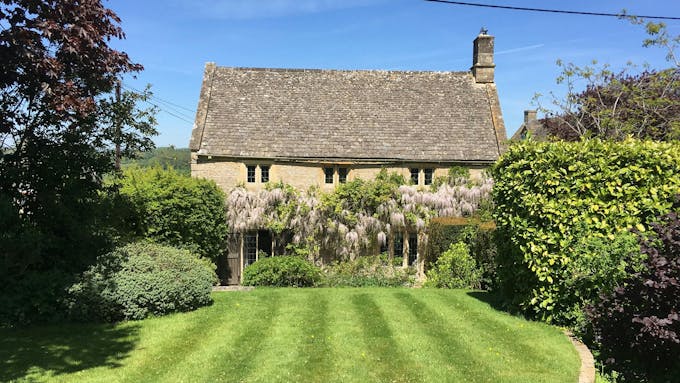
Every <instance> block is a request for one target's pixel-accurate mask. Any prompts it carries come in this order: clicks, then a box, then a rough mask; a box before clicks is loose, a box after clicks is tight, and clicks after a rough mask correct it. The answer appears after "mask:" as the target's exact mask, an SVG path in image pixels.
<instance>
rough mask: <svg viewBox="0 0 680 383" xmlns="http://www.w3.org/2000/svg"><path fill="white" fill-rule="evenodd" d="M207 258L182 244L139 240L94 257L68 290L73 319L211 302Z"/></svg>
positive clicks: (130, 315) (142, 314)
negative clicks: (180, 245)
mask: <svg viewBox="0 0 680 383" xmlns="http://www.w3.org/2000/svg"><path fill="white" fill-rule="evenodd" d="M216 281H217V279H216V276H215V271H214V266H213V265H212V263H211V262H210V261H208V260H206V259H201V258H198V256H196V255H194V254H192V253H190V252H189V251H187V250H182V249H176V248H173V247H169V246H164V245H159V244H154V243H149V242H138V243H133V244H129V245H126V246H123V247H119V248H117V249H115V250H114V251H112V252H110V253H108V254H105V255H103V256H101V257H99V258H98V260H97V263H96V264H95V265H94V266H92V267H91V268H90V269H88V270H87V271H86V272H84V273H83V275H82V277H81V278H80V280H79V281H78V282H77V283H76V284H74V285H73V286H71V288H70V290H69V294H70V299H69V306H70V314H71V316H72V317H73V318H74V319H76V320H103V321H107V322H113V321H119V320H126V319H143V318H146V317H148V316H151V315H163V314H167V313H171V312H176V311H189V310H193V309H196V308H198V307H201V306H205V305H209V304H211V303H212V298H211V296H210V293H211V291H212V285H213V284H214V283H215V282H216Z"/></svg>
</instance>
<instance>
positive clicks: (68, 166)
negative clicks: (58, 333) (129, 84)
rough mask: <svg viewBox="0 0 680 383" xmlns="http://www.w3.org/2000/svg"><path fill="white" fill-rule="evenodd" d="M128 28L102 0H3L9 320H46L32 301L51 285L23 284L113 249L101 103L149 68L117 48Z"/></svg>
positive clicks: (0, 100) (2, 262)
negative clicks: (104, 196)
mask: <svg viewBox="0 0 680 383" xmlns="http://www.w3.org/2000/svg"><path fill="white" fill-rule="evenodd" d="M119 24H120V19H119V18H118V16H117V15H116V14H115V13H114V12H113V11H111V10H110V9H107V8H105V7H104V6H103V5H102V2H101V1H100V0H78V1H75V0H62V1H46V0H3V1H2V2H0V57H2V60H0V205H1V206H0V211H2V217H0V223H1V224H2V225H3V227H2V230H1V231H2V233H3V235H2V237H3V238H2V239H3V240H2V241H1V242H0V280H3V286H2V289H3V290H2V291H0V298H2V297H13V296H17V297H19V298H17V299H16V300H15V303H16V305H15V306H12V305H9V304H7V305H5V304H4V303H5V302H3V304H2V305H1V306H3V307H1V308H0V320H2V318H1V317H2V316H3V315H4V313H3V312H2V311H3V310H13V311H11V312H9V311H5V313H7V312H9V317H8V318H10V319H9V320H12V318H14V319H16V318H20V319H22V318H25V317H26V316H30V315H36V316H37V315H41V316H45V314H46V313H45V310H43V311H42V312H40V311H41V308H40V307H37V305H34V302H31V299H32V298H25V295H26V293H25V292H24V291H25V290H26V288H30V289H35V290H37V291H43V289H42V288H41V287H39V286H38V287H36V286H30V287H29V286H24V287H23V288H22V287H21V286H22V284H28V283H29V282H28V281H30V280H31V278H29V277H28V276H29V274H30V275H33V276H34V278H33V279H34V280H39V281H48V280H49V281H53V280H55V278H45V277H44V276H43V277H40V276H38V277H35V275H36V273H46V272H54V271H55V270H58V271H59V272H60V273H63V275H71V274H73V273H75V272H78V271H81V270H83V269H84V268H85V267H86V266H87V265H88V264H89V263H91V262H92V261H93V260H94V258H95V257H96V256H97V255H98V253H101V251H102V250H103V249H105V248H107V247H108V245H109V237H110V236H109V233H108V229H107V228H106V227H105V225H104V224H103V223H104V220H105V219H106V215H107V214H108V212H107V211H106V210H105V209H103V207H102V206H101V192H102V178H103V175H104V174H105V173H107V172H108V171H110V170H111V169H112V168H113V163H112V153H111V148H112V143H113V141H112V140H113V137H112V135H111V132H110V129H107V128H106V126H105V124H103V122H104V120H103V119H102V117H101V116H102V113H101V112H102V109H101V107H102V105H104V104H102V103H101V99H102V96H103V95H105V94H107V93H110V92H111V91H112V89H113V86H114V84H115V83H116V81H117V79H118V78H120V77H121V76H122V75H124V74H125V73H134V72H139V71H140V70H142V66H141V65H139V64H136V63H134V62H132V61H131V60H130V58H129V57H128V56H127V54H125V53H124V52H120V51H118V50H115V49H113V48H111V47H110V46H109V42H110V41H111V40H114V39H122V38H124V33H123V30H122V29H121V28H120V26H119ZM17 244H22V246H17ZM31 273H33V274H31ZM64 279H68V278H64ZM64 283H67V282H64ZM59 287H60V286H49V288H48V290H50V293H52V292H54V293H55V294H56V291H58V289H59ZM22 292H24V293H23V295H17V293H22ZM41 294H42V293H41ZM34 295H35V296H34V298H37V299H44V298H41V297H38V295H37V294H34ZM45 296H47V294H45ZM22 297H24V298H22ZM50 299H51V300H52V301H53V300H54V299H57V298H54V299H52V298H50ZM10 306H12V307H15V308H14V309H12V308H8V307H10ZM20 306H22V307H20ZM24 309H25V310H24ZM22 310H24V311H22ZM26 310H28V311H30V310H33V313H29V312H28V311H26ZM22 320H23V319H22Z"/></svg>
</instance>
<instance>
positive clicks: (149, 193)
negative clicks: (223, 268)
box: [120, 166, 227, 258]
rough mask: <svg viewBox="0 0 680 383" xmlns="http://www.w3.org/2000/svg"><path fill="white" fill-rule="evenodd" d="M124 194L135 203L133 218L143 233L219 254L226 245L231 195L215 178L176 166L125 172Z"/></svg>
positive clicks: (139, 233)
mask: <svg viewBox="0 0 680 383" xmlns="http://www.w3.org/2000/svg"><path fill="white" fill-rule="evenodd" d="M120 183H121V185H120V194H121V196H122V197H124V198H127V199H128V201H129V203H130V204H131V205H132V206H133V210H134V212H133V214H132V217H129V219H128V221H129V223H130V226H131V228H132V230H133V231H134V232H135V233H136V234H137V236H140V237H144V238H149V239H151V240H153V241H155V242H159V243H164V244H168V245H171V246H174V247H181V248H186V249H189V250H191V251H193V252H196V253H198V254H199V255H201V256H203V257H207V258H216V257H217V256H219V255H220V254H222V253H224V251H225V248H226V243H225V238H226V235H227V223H226V222H227V218H226V210H225V209H226V207H225V198H226V197H225V194H224V193H223V192H222V190H221V189H220V188H219V187H218V186H217V184H215V182H213V181H209V180H206V179H198V178H192V177H189V176H185V175H182V174H180V173H178V172H176V171H175V170H173V169H172V168H170V169H167V170H164V169H162V168H160V167H155V168H139V167H135V166H131V167H129V168H126V169H125V170H124V172H123V178H122V179H121V180H120Z"/></svg>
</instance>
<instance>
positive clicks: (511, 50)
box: [496, 44, 545, 55]
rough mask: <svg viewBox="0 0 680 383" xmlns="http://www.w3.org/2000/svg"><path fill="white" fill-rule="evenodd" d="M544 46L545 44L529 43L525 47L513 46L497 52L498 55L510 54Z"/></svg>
mask: <svg viewBox="0 0 680 383" xmlns="http://www.w3.org/2000/svg"><path fill="white" fill-rule="evenodd" d="M544 46H545V44H534V45H527V46H525V47H519V48H512V49H506V50H502V51H498V52H496V55H509V54H511V53H517V52H524V51H530V50H533V49H538V48H542V47H544Z"/></svg>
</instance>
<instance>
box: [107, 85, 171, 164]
mask: <svg viewBox="0 0 680 383" xmlns="http://www.w3.org/2000/svg"><path fill="white" fill-rule="evenodd" d="M120 87H121V84H120V82H118V83H117V84H116V92H115V93H116V94H115V96H112V97H109V98H105V99H103V100H101V101H100V102H99V106H98V107H99V109H100V116H101V118H102V120H103V121H102V122H101V123H102V124H103V125H104V126H105V127H106V132H105V133H106V135H107V136H109V137H111V142H112V143H113V145H114V150H115V153H114V159H115V163H114V164H115V168H116V169H117V170H120V164H121V158H122V157H128V158H134V157H136V156H137V155H138V153H139V152H140V151H149V150H151V149H153V148H154V143H153V141H152V140H151V137H150V136H155V135H156V134H158V132H157V131H156V128H155V126H156V113H158V107H156V106H155V105H154V106H151V107H149V108H146V109H141V108H139V107H138V103H139V102H146V101H149V99H151V97H153V92H151V84H148V85H147V86H146V88H144V90H143V91H141V92H137V91H134V90H126V91H124V92H121V90H120Z"/></svg>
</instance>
